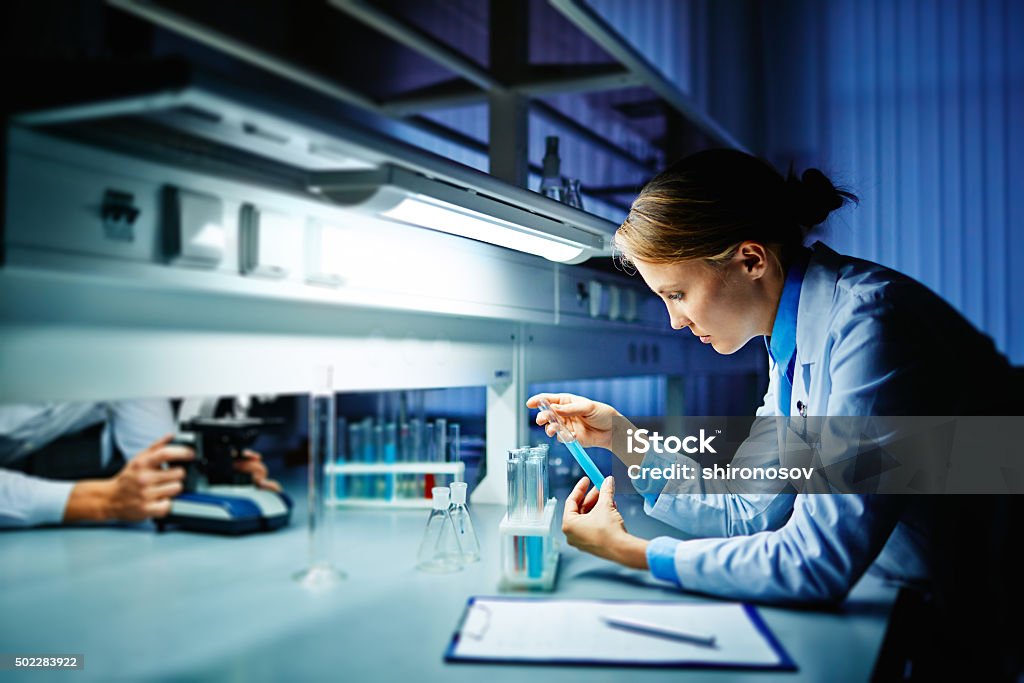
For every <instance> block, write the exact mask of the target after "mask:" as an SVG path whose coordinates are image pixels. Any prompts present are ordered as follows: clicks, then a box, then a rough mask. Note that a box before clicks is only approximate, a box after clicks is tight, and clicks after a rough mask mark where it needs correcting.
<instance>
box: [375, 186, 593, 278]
mask: <svg viewBox="0 0 1024 683" xmlns="http://www.w3.org/2000/svg"><path fill="white" fill-rule="evenodd" d="M381 216H382V217H384V218H390V219H391V220H395V221H401V222H402V223H410V224H412V225H419V226H422V227H424V228H430V229H431V230H440V231H441V232H448V233H451V234H453V235H459V236H461V237H468V238H470V239H473V240H477V241H480V242H490V243H491V244H497V245H498V246H499V247H507V248H509V249H515V250H516V251H525V252H526V253H528V254H536V255H537V256H543V257H544V258H546V259H548V260H549V261H561V262H566V261H571V260H573V259H575V258H577V257H578V256H579V255H580V254H582V253H583V247H580V246H574V245H572V244H566V243H564V242H555V241H552V240H550V239H546V238H544V237H538V236H537V235H531V234H529V233H526V232H520V231H518V230H516V229H515V228H514V227H513V226H510V225H508V224H506V223H504V221H499V220H496V219H493V218H490V217H488V216H485V215H483V214H481V213H477V212H476V211H470V210H469V209H460V208H458V207H456V206H452V205H451V204H445V203H444V202H436V201H433V200H431V199H430V198H429V197H424V196H423V195H416V196H415V197H407V198H405V199H403V200H402V201H401V202H399V203H398V206H396V207H395V208H393V209H389V210H387V211H385V212H383V213H382V214H381Z"/></svg>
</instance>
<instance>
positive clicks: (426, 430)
mask: <svg viewBox="0 0 1024 683" xmlns="http://www.w3.org/2000/svg"><path fill="white" fill-rule="evenodd" d="M436 460H437V439H436V438H435V436H434V423H433V422H428V423H426V424H425V425H424V427H423V452H422V454H421V455H420V462H436ZM436 485H437V484H436V483H435V479H434V475H433V474H424V475H423V488H422V490H421V491H420V492H419V493H418V495H421V496H423V497H424V498H430V497H431V495H432V494H431V490H432V489H433V488H434V487H435V486H436Z"/></svg>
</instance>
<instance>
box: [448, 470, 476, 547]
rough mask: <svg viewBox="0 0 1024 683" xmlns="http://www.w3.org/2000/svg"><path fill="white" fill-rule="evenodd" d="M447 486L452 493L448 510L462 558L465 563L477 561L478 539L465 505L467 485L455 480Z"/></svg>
mask: <svg viewBox="0 0 1024 683" xmlns="http://www.w3.org/2000/svg"><path fill="white" fill-rule="evenodd" d="M448 488H449V489H450V490H451V495H452V502H451V507H450V508H449V512H450V513H451V516H452V523H453V524H454V525H455V533H456V534H457V535H458V537H459V546H460V547H461V548H462V560H463V562H465V563H466V564H469V563H470V562H478V561H479V560H480V541H479V540H478V539H477V537H476V529H475V527H474V526H473V518H472V517H471V516H470V514H469V507H468V506H467V505H466V490H467V489H468V488H469V487H468V485H467V484H466V482H464V481H455V482H452V484H451V486H449V487H448Z"/></svg>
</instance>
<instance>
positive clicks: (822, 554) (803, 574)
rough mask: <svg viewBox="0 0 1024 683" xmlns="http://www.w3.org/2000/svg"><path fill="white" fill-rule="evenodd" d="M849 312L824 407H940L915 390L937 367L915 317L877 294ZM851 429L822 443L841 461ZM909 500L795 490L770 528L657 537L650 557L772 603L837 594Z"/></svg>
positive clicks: (850, 411)
mask: <svg viewBox="0 0 1024 683" xmlns="http://www.w3.org/2000/svg"><path fill="white" fill-rule="evenodd" d="M845 318H846V320H847V322H846V324H845V325H844V326H843V327H842V328H841V329H840V330H838V334H837V341H836V342H835V345H834V346H833V348H832V350H831V353H830V356H829V365H828V368H827V372H828V373H829V375H830V379H831V383H832V392H831V394H830V395H829V400H828V404H827V408H826V411H825V414H826V415H828V416H861V417H864V418H870V417H871V416H879V417H884V416H891V415H907V414H927V411H930V410H936V409H939V410H941V407H938V406H937V405H936V401H941V400H942V399H941V398H940V397H939V396H936V395H934V392H927V391H926V392H922V390H921V387H928V386H931V385H930V382H931V381H932V375H933V374H934V370H932V369H931V368H930V367H929V365H928V361H927V360H924V359H923V358H922V355H921V354H920V352H919V349H918V347H917V345H916V340H915V336H914V335H915V331H914V330H913V329H912V322H911V321H909V320H907V319H905V317H901V316H898V315H896V312H895V311H894V310H893V308H892V307H891V306H890V305H889V304H888V303H887V302H886V301H885V300H884V299H882V298H877V299H866V300H862V301H858V302H856V306H855V307H853V308H852V310H851V312H849V313H848V314H847V315H846V316H845ZM940 396H941V395H940ZM935 414H942V413H941V412H939V413H935ZM833 423H834V424H836V425H842V424H844V422H843V421H833ZM856 436H857V435H848V437H847V436H844V435H843V434H841V433H838V432H835V433H832V434H831V435H830V436H829V437H828V439H827V440H828V441H829V443H827V444H823V448H824V449H827V451H828V452H829V454H830V456H831V457H834V458H835V459H836V460H837V461H843V460H847V461H851V460H852V457H855V451H856V448H857V446H858V445H859V439H858V438H855V437H856ZM823 438H825V437H823ZM889 438H890V439H898V438H899V435H898V434H895V433H894V434H890V435H889ZM844 449H846V450H849V451H850V452H849V453H844ZM906 504H907V500H906V499H905V498H903V497H902V496H894V495H889V496H887V495H855V494H836V493H818V494H800V495H798V496H797V497H796V501H795V503H794V511H793V515H792V517H791V518H790V519H789V520H788V521H787V523H786V524H785V525H784V526H783V527H782V528H780V529H778V530H776V531H767V532H762V533H759V534H754V535H752V536H748V537H742V538H729V539H700V540H691V541H677V540H675V539H671V538H657V539H654V540H653V541H651V543H650V545H649V546H648V548H647V555H648V560H649V563H650V566H651V571H652V573H653V574H654V575H655V576H657V577H659V578H662V579H665V580H669V581H672V582H673V583H676V584H677V585H679V586H681V587H682V588H684V589H688V590H694V591H700V592H705V593H710V594H713V595H720V596H727V597H730V598H737V599H748V600H760V601H771V602H834V601H838V600H840V599H842V598H843V597H844V596H845V595H846V594H847V592H848V591H849V590H850V588H852V587H853V585H854V583H856V581H857V580H858V579H859V578H860V577H861V575H862V574H863V573H864V572H865V571H866V570H867V568H868V567H869V566H870V565H871V563H872V562H873V561H874V560H875V558H876V557H877V556H878V554H879V553H880V552H881V549H882V547H883V546H884V545H885V543H886V541H887V540H888V538H889V536H890V535H891V533H892V531H893V529H894V528H895V527H896V524H897V523H898V522H899V520H900V517H901V516H902V515H903V512H904V510H905V506H906Z"/></svg>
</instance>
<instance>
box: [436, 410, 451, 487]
mask: <svg viewBox="0 0 1024 683" xmlns="http://www.w3.org/2000/svg"><path fill="white" fill-rule="evenodd" d="M434 437H435V438H436V439H437V461H438V462H448V420H446V419H445V418H443V417H439V418H437V419H436V420H434ZM448 479H449V477H448V475H447V474H439V475H437V483H436V484H435V486H448V484H449V481H448Z"/></svg>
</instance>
